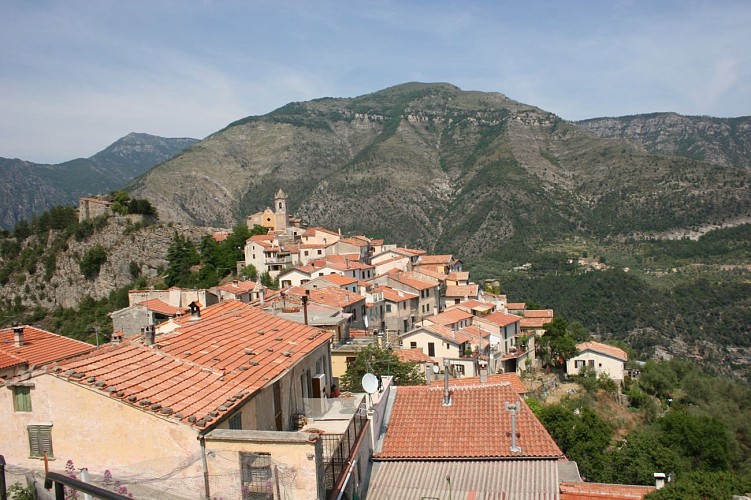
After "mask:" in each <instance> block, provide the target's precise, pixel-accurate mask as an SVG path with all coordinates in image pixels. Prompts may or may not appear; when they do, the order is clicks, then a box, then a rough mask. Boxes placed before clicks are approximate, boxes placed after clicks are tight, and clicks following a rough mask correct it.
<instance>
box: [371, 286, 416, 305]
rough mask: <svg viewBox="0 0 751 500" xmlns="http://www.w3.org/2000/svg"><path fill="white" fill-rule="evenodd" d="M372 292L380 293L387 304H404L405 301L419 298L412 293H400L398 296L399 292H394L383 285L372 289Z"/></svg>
mask: <svg viewBox="0 0 751 500" xmlns="http://www.w3.org/2000/svg"><path fill="white" fill-rule="evenodd" d="M373 292H380V293H382V294H383V298H384V300H388V301H389V302H404V301H405V300H411V299H416V298H417V297H419V295H417V294H416V293H412V292H404V291H401V294H400V290H395V289H394V288H391V287H388V286H385V285H383V286H379V287H376V288H374V289H373Z"/></svg>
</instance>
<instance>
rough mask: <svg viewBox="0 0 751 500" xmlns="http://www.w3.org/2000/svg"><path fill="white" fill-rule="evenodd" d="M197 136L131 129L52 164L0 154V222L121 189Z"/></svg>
mask: <svg viewBox="0 0 751 500" xmlns="http://www.w3.org/2000/svg"><path fill="white" fill-rule="evenodd" d="M197 142H198V140H197V139H191V138H164V137H159V136H155V135H150V134H143V133H135V132H131V133H130V134H128V135H126V136H124V137H122V138H120V139H118V140H117V141H115V142H114V143H112V144H110V145H109V146H108V147H107V148H105V149H103V150H102V151H100V152H98V153H96V154H94V155H93V156H91V157H89V158H76V159H73V160H69V161H66V162H63V163H59V164H54V165H53V164H40V163H33V162H29V161H25V160H19V159H17V158H14V159H9V158H0V228H6V229H10V228H12V227H13V226H15V224H17V223H18V222H19V221H21V220H24V219H30V218H32V217H33V216H34V215H36V214H39V213H42V212H44V211H45V210H48V209H49V208H52V207H54V206H57V205H64V204H71V203H76V202H77V201H78V198H80V197H82V196H89V195H93V194H98V193H107V192H110V191H112V190H115V189H118V188H120V187H122V186H123V185H125V184H126V183H127V182H128V181H130V180H131V179H132V178H134V177H136V176H137V175H140V174H142V173H143V172H145V171H147V170H148V169H150V168H152V167H153V166H154V165H156V164H158V163H161V162H163V161H165V160H167V159H169V158H171V157H173V156H174V155H176V154H178V153H180V152H181V151H183V150H184V149H186V148H188V147H190V146H192V145H193V144H195V143H197Z"/></svg>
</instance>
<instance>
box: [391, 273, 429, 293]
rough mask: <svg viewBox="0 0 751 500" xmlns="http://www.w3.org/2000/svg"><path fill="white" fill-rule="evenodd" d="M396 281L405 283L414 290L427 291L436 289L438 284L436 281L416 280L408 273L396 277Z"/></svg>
mask: <svg viewBox="0 0 751 500" xmlns="http://www.w3.org/2000/svg"><path fill="white" fill-rule="evenodd" d="M394 279H395V280H396V281H398V282H399V283H403V284H405V285H407V286H409V287H411V288H414V289H415V290H427V289H428V288H434V287H435V286H436V284H437V283H436V282H434V281H426V279H419V278H415V277H413V276H411V275H408V274H406V273H402V274H400V275H397V276H395V277H394Z"/></svg>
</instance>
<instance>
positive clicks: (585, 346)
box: [576, 342, 628, 361]
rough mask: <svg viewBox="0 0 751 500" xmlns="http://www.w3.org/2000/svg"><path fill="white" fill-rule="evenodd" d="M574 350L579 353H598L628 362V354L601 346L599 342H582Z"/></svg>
mask: <svg viewBox="0 0 751 500" xmlns="http://www.w3.org/2000/svg"><path fill="white" fill-rule="evenodd" d="M576 348H577V349H579V351H594V352H599V353H600V354H607V355H608V356H612V357H614V358H618V359H620V360H622V361H628V354H626V351H624V350H623V349H619V348H618V347H615V346H612V345H607V344H601V343H600V342H582V343H581V344H577V345H576Z"/></svg>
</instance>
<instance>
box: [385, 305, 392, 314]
mask: <svg viewBox="0 0 751 500" xmlns="http://www.w3.org/2000/svg"><path fill="white" fill-rule="evenodd" d="M386 312H387V313H390V312H391V304H386Z"/></svg>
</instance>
